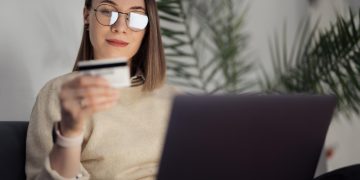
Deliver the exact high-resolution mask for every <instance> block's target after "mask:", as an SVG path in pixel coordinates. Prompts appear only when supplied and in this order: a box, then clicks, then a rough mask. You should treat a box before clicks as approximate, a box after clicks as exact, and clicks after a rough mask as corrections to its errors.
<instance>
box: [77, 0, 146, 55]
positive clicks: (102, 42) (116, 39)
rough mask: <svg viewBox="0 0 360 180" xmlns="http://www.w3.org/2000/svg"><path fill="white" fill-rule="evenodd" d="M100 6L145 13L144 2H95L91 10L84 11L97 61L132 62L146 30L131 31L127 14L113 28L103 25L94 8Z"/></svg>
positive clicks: (121, 0)
mask: <svg viewBox="0 0 360 180" xmlns="http://www.w3.org/2000/svg"><path fill="white" fill-rule="evenodd" d="M99 5H111V6H113V7H115V8H116V9H115V10H117V11H119V12H122V13H129V12H139V13H145V12H146V10H145V2H144V0H93V2H92V8H91V10H90V11H89V10H87V9H85V10H84V19H85V24H89V34H90V41H91V44H92V46H93V48H94V56H95V59H113V58H119V57H120V58H126V59H128V60H129V61H130V60H131V58H132V57H133V56H134V55H135V54H136V53H137V51H138V49H139V47H140V45H141V42H142V40H143V38H144V35H145V30H142V31H133V30H131V29H129V27H128V25H127V23H126V15H125V14H119V18H118V20H117V21H116V23H115V24H114V25H112V26H104V25H101V24H100V23H99V22H98V20H97V18H96V15H95V11H94V8H97V7H98V6H99ZM108 7H110V6H108ZM97 13H99V12H97Z"/></svg>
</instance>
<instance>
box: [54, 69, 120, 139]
mask: <svg viewBox="0 0 360 180" xmlns="http://www.w3.org/2000/svg"><path fill="white" fill-rule="evenodd" d="M118 97H119V95H118V91H117V90H116V89H114V88H112V87H111V86H110V84H109V83H108V82H107V81H106V80H105V79H104V78H101V77H98V76H90V75H79V76H77V77H76V78H74V79H72V80H69V81H67V82H65V83H64V84H62V86H61V90H60V93H59V98H60V108H61V121H60V130H61V134H62V135H63V136H66V137H75V136H78V135H80V134H81V133H82V131H83V128H84V125H85V121H87V120H88V119H89V118H90V117H91V116H92V115H93V114H94V113H96V112H99V111H103V110H106V109H109V108H111V107H113V106H114V105H115V104H116V102H117V99H118Z"/></svg>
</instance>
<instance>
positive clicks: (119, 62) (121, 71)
mask: <svg viewBox="0 0 360 180" xmlns="http://www.w3.org/2000/svg"><path fill="white" fill-rule="evenodd" d="M77 66H78V70H79V71H80V73H83V74H87V75H92V76H101V77H103V78H105V79H106V80H107V81H109V83H110V85H111V86H112V87H114V88H122V87H130V86H131V81H130V67H129V65H128V61H127V60H123V59H113V60H90V61H80V62H78V64H77Z"/></svg>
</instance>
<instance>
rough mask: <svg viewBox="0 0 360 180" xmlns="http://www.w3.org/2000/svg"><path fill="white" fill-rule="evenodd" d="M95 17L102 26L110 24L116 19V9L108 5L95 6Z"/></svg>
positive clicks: (117, 15)
mask: <svg viewBox="0 0 360 180" xmlns="http://www.w3.org/2000/svg"><path fill="white" fill-rule="evenodd" d="M95 14H96V19H97V20H98V21H99V23H100V24H102V25H104V26H111V25H113V24H115V23H116V21H117V20H118V17H119V14H118V13H117V10H116V9H115V8H114V7H112V6H109V5H100V6H99V7H98V8H96V13H95Z"/></svg>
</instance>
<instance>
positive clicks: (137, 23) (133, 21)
mask: <svg viewBox="0 0 360 180" xmlns="http://www.w3.org/2000/svg"><path fill="white" fill-rule="evenodd" d="M148 23H149V18H148V17H147V16H146V15H145V14H141V13H138V12H130V13H129V19H128V26H129V28H130V29H132V30H134V31H142V30H144V29H145V28H146V26H147V24H148Z"/></svg>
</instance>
